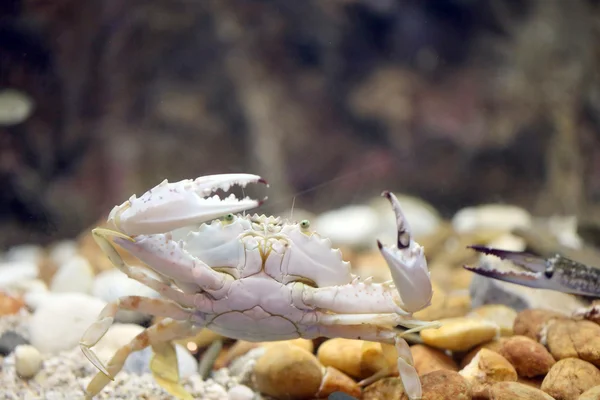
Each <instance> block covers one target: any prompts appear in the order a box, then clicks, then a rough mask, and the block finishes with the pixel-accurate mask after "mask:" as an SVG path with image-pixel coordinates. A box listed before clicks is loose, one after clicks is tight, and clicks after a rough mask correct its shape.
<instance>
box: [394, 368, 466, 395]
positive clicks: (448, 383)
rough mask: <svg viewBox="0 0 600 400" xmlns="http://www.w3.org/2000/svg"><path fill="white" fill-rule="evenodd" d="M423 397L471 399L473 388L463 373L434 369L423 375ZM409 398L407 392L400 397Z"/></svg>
mask: <svg viewBox="0 0 600 400" xmlns="http://www.w3.org/2000/svg"><path fill="white" fill-rule="evenodd" d="M421 385H422V387H423V399H440V400H445V399H448V400H450V399H451V400H470V399H471V397H472V389H471V387H470V385H469V383H468V382H467V380H466V379H464V378H463V377H462V376H461V375H459V374H458V373H457V372H454V371H444V370H440V371H433V372H430V373H428V374H426V375H423V376H422V377H421ZM400 399H401V400H408V396H407V395H406V393H405V394H403V395H402V397H401V398H400Z"/></svg>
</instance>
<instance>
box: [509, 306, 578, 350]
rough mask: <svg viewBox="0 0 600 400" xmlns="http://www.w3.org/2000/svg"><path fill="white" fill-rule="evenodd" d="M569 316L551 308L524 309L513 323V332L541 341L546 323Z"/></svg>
mask: <svg viewBox="0 0 600 400" xmlns="http://www.w3.org/2000/svg"><path fill="white" fill-rule="evenodd" d="M568 318H569V317H568V316H566V315H564V314H561V313H558V312H555V311H550V310H543V309H539V308H533V309H529V310H523V311H521V312H520V313H518V314H517V318H515V323H514V325H513V333H514V334H515V335H522V336H527V337H530V338H532V339H533V340H535V341H538V342H539V341H540V339H541V336H540V335H541V333H542V331H543V330H544V328H545V327H546V325H547V324H548V323H549V322H551V321H553V320H556V319H568Z"/></svg>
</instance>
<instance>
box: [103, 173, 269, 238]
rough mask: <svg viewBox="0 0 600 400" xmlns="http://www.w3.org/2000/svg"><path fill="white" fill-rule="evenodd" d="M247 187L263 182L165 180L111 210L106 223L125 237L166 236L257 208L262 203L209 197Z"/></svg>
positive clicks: (233, 177)
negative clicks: (218, 218)
mask: <svg viewBox="0 0 600 400" xmlns="http://www.w3.org/2000/svg"><path fill="white" fill-rule="evenodd" d="M249 183H263V184H265V185H267V182H266V181H265V180H264V179H263V178H261V177H260V176H258V175H252V174H219V175H208V176H203V177H200V178H197V179H194V180H192V179H186V180H182V181H179V182H174V183H169V182H168V181H167V180H166V179H165V180H164V181H163V182H162V183H160V184H159V185H157V186H155V187H154V188H152V189H150V190H148V191H147V192H146V193H144V194H143V195H142V196H140V197H139V198H136V196H135V195H133V196H131V198H130V199H129V200H127V201H126V202H124V203H123V204H121V205H120V206H116V207H114V208H113V209H112V211H111V212H110V214H109V216H108V222H109V223H111V224H112V225H113V227H114V228H115V229H116V230H117V231H119V232H124V233H126V234H127V235H133V236H136V235H149V234H154V233H162V232H169V231H172V230H174V229H177V228H181V227H184V226H189V225H195V224H200V223H203V222H206V221H210V220H212V219H214V218H217V217H220V216H222V215H224V214H227V213H238V212H242V211H246V210H249V209H251V208H255V207H258V206H260V205H261V204H262V203H263V202H264V201H265V200H266V199H263V200H262V201H258V200H252V199H250V198H248V197H246V198H244V199H242V200H239V199H237V198H236V197H235V195H233V194H232V195H230V196H229V197H227V198H225V199H220V198H219V196H217V195H215V196H213V197H208V196H210V195H211V194H212V193H213V192H215V191H216V190H218V189H222V190H224V191H228V190H229V188H230V187H232V186H234V185H239V186H241V187H245V186H246V185H247V184H249Z"/></svg>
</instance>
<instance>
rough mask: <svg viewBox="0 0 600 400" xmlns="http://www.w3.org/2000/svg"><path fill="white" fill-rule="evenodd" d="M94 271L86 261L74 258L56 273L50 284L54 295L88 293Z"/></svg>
mask: <svg viewBox="0 0 600 400" xmlns="http://www.w3.org/2000/svg"><path fill="white" fill-rule="evenodd" d="M93 280H94V270H93V269H92V266H91V264H90V263H89V261H88V260H86V259H85V258H83V257H81V256H74V257H72V258H71V259H70V260H69V261H67V262H66V263H65V264H63V265H61V267H60V268H59V269H58V271H56V274H55V275H54V277H53V278H52V283H51V284H50V291H52V292H55V293H90V292H91V289H92V282H93Z"/></svg>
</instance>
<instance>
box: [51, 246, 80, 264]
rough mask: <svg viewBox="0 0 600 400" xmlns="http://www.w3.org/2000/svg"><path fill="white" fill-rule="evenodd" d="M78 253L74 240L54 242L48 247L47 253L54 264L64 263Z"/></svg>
mask: <svg viewBox="0 0 600 400" xmlns="http://www.w3.org/2000/svg"><path fill="white" fill-rule="evenodd" d="M77 253H78V249H77V243H76V242H75V241H74V240H63V241H60V242H58V243H55V244H54V245H52V247H51V248H50V251H49V253H48V255H49V256H50V260H51V261H52V262H53V263H54V264H56V265H64V264H66V263H67V262H69V260H71V258H73V257H75V256H76V255H77Z"/></svg>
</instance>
